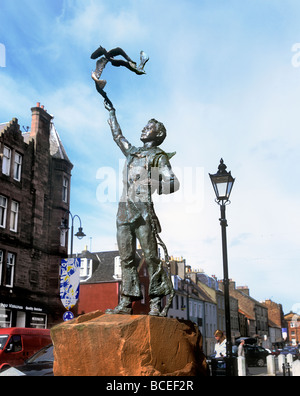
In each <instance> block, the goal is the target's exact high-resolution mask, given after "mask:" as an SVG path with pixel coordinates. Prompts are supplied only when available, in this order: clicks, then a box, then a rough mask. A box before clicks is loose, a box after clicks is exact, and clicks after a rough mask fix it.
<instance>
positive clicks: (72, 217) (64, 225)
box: [60, 210, 86, 257]
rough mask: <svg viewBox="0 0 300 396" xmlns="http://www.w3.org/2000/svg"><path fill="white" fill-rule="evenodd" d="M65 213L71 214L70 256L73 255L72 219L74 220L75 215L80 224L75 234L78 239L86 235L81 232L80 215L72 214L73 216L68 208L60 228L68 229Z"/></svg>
mask: <svg viewBox="0 0 300 396" xmlns="http://www.w3.org/2000/svg"><path fill="white" fill-rule="evenodd" d="M67 214H69V215H70V216H71V219H72V223H71V257H72V255H73V235H74V220H75V217H77V218H78V220H79V224H80V227H79V228H78V231H77V232H76V234H75V236H76V237H77V238H78V239H82V238H83V237H85V236H86V235H85V233H84V232H83V229H82V226H81V219H80V217H79V216H78V215H74V216H73V215H72V213H71V212H70V211H69V210H68V211H67V212H66V213H65V216H64V221H63V225H62V226H61V227H60V228H61V230H64V231H67V230H68V229H69V228H68V226H67V225H66V215H67Z"/></svg>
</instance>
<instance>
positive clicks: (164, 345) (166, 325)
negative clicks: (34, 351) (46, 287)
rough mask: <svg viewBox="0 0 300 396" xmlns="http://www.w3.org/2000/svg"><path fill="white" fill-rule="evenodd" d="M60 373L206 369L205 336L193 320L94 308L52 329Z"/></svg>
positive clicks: (195, 371) (194, 372) (169, 372)
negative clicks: (96, 309) (103, 310)
mask: <svg viewBox="0 0 300 396" xmlns="http://www.w3.org/2000/svg"><path fill="white" fill-rule="evenodd" d="M51 337H52V340H53V343H54V358H55V361H54V375H56V376H141V375H144V376H154V375H155V376H161V375H170V376H191V375H206V374H207V364H206V360H205V356H204V354H203V352H202V336H201V334H200V332H199V330H198V328H197V327H196V326H195V325H194V324H193V323H192V322H189V321H180V320H177V319H171V318H160V317H156V316H147V315H109V314H103V313H102V312H100V311H95V312H92V313H89V314H86V315H82V316H79V317H78V318H76V319H73V320H71V321H69V322H65V323H62V324H60V325H58V326H55V327H54V328H52V330H51Z"/></svg>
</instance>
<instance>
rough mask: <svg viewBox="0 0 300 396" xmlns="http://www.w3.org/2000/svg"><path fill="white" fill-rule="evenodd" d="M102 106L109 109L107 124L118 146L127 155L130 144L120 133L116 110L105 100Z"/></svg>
mask: <svg viewBox="0 0 300 396" xmlns="http://www.w3.org/2000/svg"><path fill="white" fill-rule="evenodd" d="M104 106H105V108H106V109H107V110H108V111H109V119H108V124H109V126H110V129H111V133H112V136H113V139H114V141H115V142H116V143H117V145H118V146H119V147H120V149H121V151H122V153H123V154H124V155H125V156H127V154H128V151H129V150H130V148H131V144H130V143H129V142H128V140H127V139H126V138H125V137H124V136H123V134H122V130H121V128H120V125H119V123H118V120H117V117H116V110H115V109H114V107H113V106H112V105H111V103H109V102H107V101H104Z"/></svg>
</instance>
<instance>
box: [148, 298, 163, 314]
mask: <svg viewBox="0 0 300 396" xmlns="http://www.w3.org/2000/svg"><path fill="white" fill-rule="evenodd" d="M160 311H161V305H160V297H155V298H152V299H151V300H150V311H149V315H150V316H160Z"/></svg>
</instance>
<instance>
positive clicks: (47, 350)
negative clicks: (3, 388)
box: [0, 344, 54, 377]
mask: <svg viewBox="0 0 300 396" xmlns="http://www.w3.org/2000/svg"><path fill="white" fill-rule="evenodd" d="M53 362H54V356H53V345H52V344H49V345H47V346H46V347H44V348H42V349H41V350H40V351H38V352H37V353H35V354H34V355H33V356H31V358H29V359H28V360H26V361H25V363H24V364H22V365H21V366H17V367H10V368H8V369H7V370H5V371H2V372H1V373H0V376H15V377H16V376H25V375H26V376H36V377H37V376H53Z"/></svg>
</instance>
